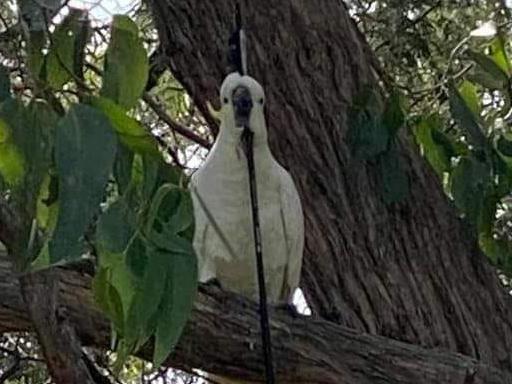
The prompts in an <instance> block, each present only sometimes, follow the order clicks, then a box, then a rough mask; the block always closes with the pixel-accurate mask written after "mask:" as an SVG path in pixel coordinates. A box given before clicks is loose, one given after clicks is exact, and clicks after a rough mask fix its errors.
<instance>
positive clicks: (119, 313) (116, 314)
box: [92, 268, 124, 333]
mask: <svg viewBox="0 0 512 384" xmlns="http://www.w3.org/2000/svg"><path fill="white" fill-rule="evenodd" d="M110 280H111V273H110V270H109V269H108V268H100V269H99V271H98V272H97V273H96V275H95V276H94V280H93V282H92V291H93V294H94V299H95V300H96V303H97V304H98V306H99V307H100V309H101V310H102V311H103V312H104V313H105V314H106V315H107V316H108V318H109V319H110V321H112V323H113V324H114V327H115V328H116V330H117V331H118V332H120V333H122V332H123V328H124V312H123V303H122V300H121V296H120V294H119V291H118V290H117V289H116V287H115V286H113V285H112V284H111V283H110Z"/></svg>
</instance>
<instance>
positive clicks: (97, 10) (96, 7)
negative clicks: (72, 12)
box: [69, 0, 140, 22]
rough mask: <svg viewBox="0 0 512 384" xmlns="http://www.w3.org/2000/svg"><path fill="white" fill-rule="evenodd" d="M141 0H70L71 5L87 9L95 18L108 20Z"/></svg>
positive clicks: (126, 10) (125, 11)
mask: <svg viewBox="0 0 512 384" xmlns="http://www.w3.org/2000/svg"><path fill="white" fill-rule="evenodd" d="M139 2H140V1H139V0H70V2H69V6H70V7H74V8H81V9H87V10H89V11H90V14H91V16H92V18H93V19H96V20H97V21H103V22H108V21H110V19H111V18H112V15H114V14H116V13H127V12H128V11H129V10H130V9H132V8H133V7H134V5H136V4H138V3H139Z"/></svg>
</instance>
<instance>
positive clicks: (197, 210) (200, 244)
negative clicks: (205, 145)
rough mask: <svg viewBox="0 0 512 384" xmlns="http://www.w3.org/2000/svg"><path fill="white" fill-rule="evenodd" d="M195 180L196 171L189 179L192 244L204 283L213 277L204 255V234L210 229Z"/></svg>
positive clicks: (213, 269)
mask: <svg viewBox="0 0 512 384" xmlns="http://www.w3.org/2000/svg"><path fill="white" fill-rule="evenodd" d="M198 184H199V183H198V182H197V173H195V174H193V175H192V178H191V180H190V190H191V195H192V202H193V206H194V220H195V223H194V224H195V230H194V240H193V245H194V249H195V251H196V256H197V264H198V279H199V281H200V282H202V283H204V282H206V281H208V280H210V279H212V278H215V277H216V276H215V268H214V267H213V265H212V262H211V260H208V258H207V257H206V254H207V252H206V244H207V242H206V236H207V235H208V231H209V230H210V229H211V228H209V227H210V224H209V220H208V217H207V215H206V212H205V210H204V209H203V205H204V204H205V203H204V196H202V193H203V192H204V191H202V190H201V189H200V188H199V187H198Z"/></svg>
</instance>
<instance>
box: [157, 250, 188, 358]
mask: <svg viewBox="0 0 512 384" xmlns="http://www.w3.org/2000/svg"><path fill="white" fill-rule="evenodd" d="M169 266H170V270H169V272H168V276H167V284H166V287H165V293H164V299H163V302H162V305H161V309H160V312H159V314H158V322H157V326H156V332H155V349H154V354H153V363H154V364H155V366H160V365H161V364H162V363H163V362H164V361H165V359H166V357H167V356H168V355H169V354H170V353H171V352H172V350H173V349H174V347H175V346H176V344H177V342H178V340H179V337H180V336H181V333H182V331H183V328H184V326H185V324H186V322H187V320H188V318H189V317H190V313H191V312H192V307H193V304H194V300H195V296H196V292H197V261H196V257H195V255H194V254H188V255H180V254H173V255H172V263H171V264H170V265H169Z"/></svg>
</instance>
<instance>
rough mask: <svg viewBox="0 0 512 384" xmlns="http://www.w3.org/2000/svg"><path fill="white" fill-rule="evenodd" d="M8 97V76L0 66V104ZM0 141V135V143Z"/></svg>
mask: <svg viewBox="0 0 512 384" xmlns="http://www.w3.org/2000/svg"><path fill="white" fill-rule="evenodd" d="M9 97H11V79H10V74H9V71H8V70H7V68H5V67H4V66H3V65H0V103H1V102H2V101H4V100H5V99H8V98H9ZM1 141H2V140H1V133H0V142H1Z"/></svg>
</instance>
